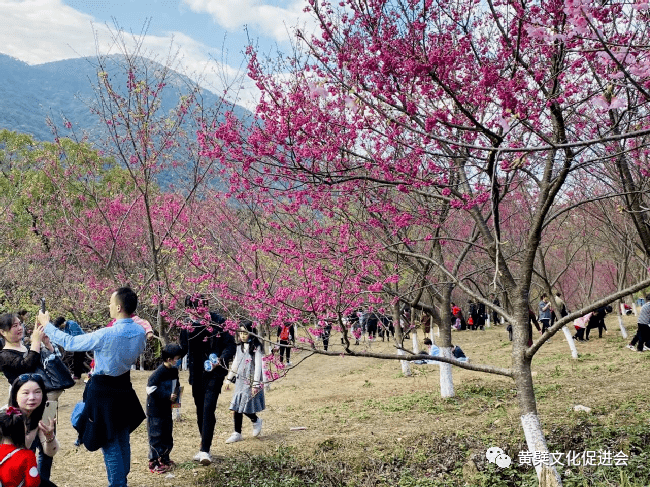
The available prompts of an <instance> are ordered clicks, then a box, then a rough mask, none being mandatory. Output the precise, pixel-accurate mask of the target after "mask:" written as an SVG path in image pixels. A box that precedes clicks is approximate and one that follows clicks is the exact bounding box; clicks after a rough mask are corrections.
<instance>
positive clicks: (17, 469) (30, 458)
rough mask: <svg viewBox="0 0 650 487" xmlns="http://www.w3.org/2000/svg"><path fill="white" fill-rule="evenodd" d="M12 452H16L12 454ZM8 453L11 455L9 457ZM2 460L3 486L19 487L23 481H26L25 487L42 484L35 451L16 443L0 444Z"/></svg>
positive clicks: (0, 478)
mask: <svg viewBox="0 0 650 487" xmlns="http://www.w3.org/2000/svg"><path fill="white" fill-rule="evenodd" d="M12 452H15V453H14V454H13V455H11V453H12ZM8 455H11V457H9V458H7V456H8ZM3 460H4V462H3ZM0 462H2V464H1V465H0V485H2V487H17V486H18V485H19V484H20V483H21V482H22V481H25V483H24V484H23V485H24V487H38V486H39V485H40V484H41V477H40V476H39V475H38V467H37V466H36V455H34V452H33V451H31V450H28V449H26V448H18V447H17V446H14V445H0Z"/></svg>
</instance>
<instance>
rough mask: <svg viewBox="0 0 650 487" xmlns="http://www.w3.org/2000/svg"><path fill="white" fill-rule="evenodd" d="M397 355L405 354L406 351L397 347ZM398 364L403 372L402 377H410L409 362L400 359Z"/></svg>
mask: <svg viewBox="0 0 650 487" xmlns="http://www.w3.org/2000/svg"><path fill="white" fill-rule="evenodd" d="M397 355H406V352H405V351H404V350H402V349H401V348H398V349H397ZM400 364H402V374H404V377H411V375H412V374H411V362H409V361H408V360H400Z"/></svg>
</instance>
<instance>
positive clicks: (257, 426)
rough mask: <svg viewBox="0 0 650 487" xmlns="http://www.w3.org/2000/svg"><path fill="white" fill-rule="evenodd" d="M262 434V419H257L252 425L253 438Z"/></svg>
mask: <svg viewBox="0 0 650 487" xmlns="http://www.w3.org/2000/svg"><path fill="white" fill-rule="evenodd" d="M261 432H262V418H257V421H255V422H254V423H253V436H259V435H260V433H261Z"/></svg>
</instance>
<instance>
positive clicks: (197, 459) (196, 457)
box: [192, 452, 203, 462]
mask: <svg viewBox="0 0 650 487" xmlns="http://www.w3.org/2000/svg"><path fill="white" fill-rule="evenodd" d="M201 453H203V452H198V453H197V454H196V455H194V457H193V458H192V460H193V461H195V462H198V461H199V460H201Z"/></svg>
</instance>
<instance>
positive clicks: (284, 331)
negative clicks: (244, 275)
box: [0, 325, 290, 487]
mask: <svg viewBox="0 0 650 487" xmlns="http://www.w3.org/2000/svg"><path fill="white" fill-rule="evenodd" d="M281 326H282V331H280V340H288V339H289V328H290V327H288V326H286V325H281ZM0 487H1V486H0Z"/></svg>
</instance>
